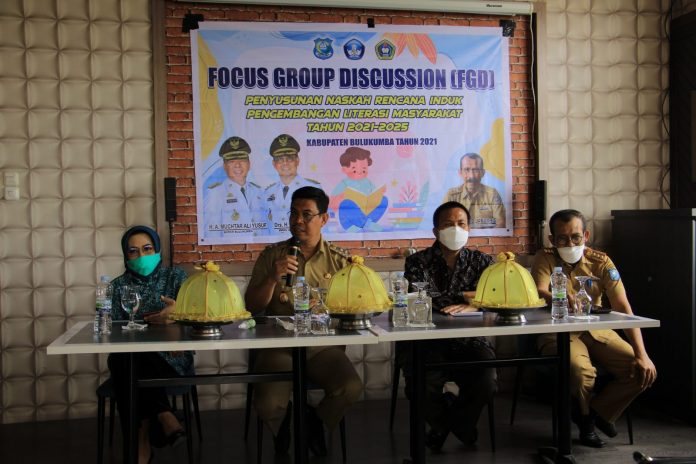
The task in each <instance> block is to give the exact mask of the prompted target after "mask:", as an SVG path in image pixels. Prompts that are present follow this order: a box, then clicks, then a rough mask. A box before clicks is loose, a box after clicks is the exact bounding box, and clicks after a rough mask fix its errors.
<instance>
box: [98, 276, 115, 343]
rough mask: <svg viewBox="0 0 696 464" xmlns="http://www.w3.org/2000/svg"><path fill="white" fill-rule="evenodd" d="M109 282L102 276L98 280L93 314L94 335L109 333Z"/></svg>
mask: <svg viewBox="0 0 696 464" xmlns="http://www.w3.org/2000/svg"><path fill="white" fill-rule="evenodd" d="M110 281H111V279H109V276H106V275H103V276H101V277H100V278H99V283H98V284H97V303H96V312H95V314H94V333H95V334H104V335H107V334H110V333H111V321H112V319H111V295H112V292H113V287H112V286H111V283H110Z"/></svg>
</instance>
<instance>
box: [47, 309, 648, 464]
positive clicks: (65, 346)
mask: <svg viewBox="0 0 696 464" xmlns="http://www.w3.org/2000/svg"><path fill="white" fill-rule="evenodd" d="M526 317H527V322H526V323H525V324H521V325H499V324H497V323H496V322H495V314H491V313H485V314H484V315H483V316H473V317H471V316H470V317H451V316H444V315H439V314H436V315H434V318H433V322H435V324H436V325H435V327H432V328H396V327H391V326H390V324H389V321H388V319H387V318H386V315H382V316H380V317H378V318H375V319H374V320H373V323H374V326H373V327H372V328H371V329H370V330H369V331H368V330H362V331H340V332H339V333H338V334H337V335H331V336H300V337H296V336H294V334H293V333H292V332H288V331H285V330H283V329H281V328H279V327H277V326H275V325H274V324H272V323H268V324H259V325H257V326H256V328H255V329H254V330H242V329H238V328H237V327H236V325H228V326H226V327H225V328H224V336H223V337H222V338H219V339H208V340H205V339H193V338H191V337H190V336H189V335H188V334H187V332H186V329H185V328H184V327H182V326H180V325H175V324H172V325H167V326H155V325H150V326H149V328H148V329H147V330H146V331H144V332H122V331H121V325H122V324H120V323H115V324H114V330H113V332H112V334H111V335H108V336H95V335H94V334H93V333H92V323H91V322H83V323H79V324H77V325H75V326H74V327H72V328H71V329H69V330H68V331H67V332H66V333H64V334H63V335H61V336H60V337H59V338H58V339H56V340H55V341H54V342H53V343H51V344H50V345H49V347H48V354H50V355H52V354H63V355H64V354H86V353H130V354H131V356H130V359H131V363H132V357H133V356H132V355H133V353H138V352H148V351H149V352H152V351H180V350H201V351H203V350H236V349H254V348H291V349H292V351H293V371H292V372H286V373H273V374H250V373H242V374H215V375H203V376H195V377H180V378H175V379H154V380H146V381H139V380H138V379H136V378H135V376H134V375H133V373H132V369H131V376H130V377H129V381H130V385H131V392H130V394H131V398H135V395H136V394H137V387H138V385H141V386H147V385H150V386H154V385H171V384H175V385H181V384H213V383H234V382H254V381H273V380H281V379H286V378H290V377H291V378H292V381H293V415H294V419H295V420H294V433H295V462H298V463H306V462H307V461H308V454H307V446H306V438H307V437H306V433H305V430H306V427H305V421H304V414H303V411H304V407H305V404H306V383H305V382H306V380H305V375H306V374H305V356H306V348H307V347H311V346H335V345H367V344H376V343H380V342H396V341H408V342H412V343H414V344H415V345H416V346H415V347H414V348H415V349H413V350H412V352H413V358H412V363H413V366H412V367H413V375H414V389H413V398H412V399H411V401H410V423H411V447H410V460H409V461H410V462H412V463H414V464H422V463H425V424H424V398H425V382H424V373H425V368H426V365H425V360H424V359H423V356H422V354H423V351H424V350H423V349H422V347H423V344H424V343H426V342H427V341H428V340H437V339H445V338H466V337H480V336H504V335H529V334H541V333H555V334H556V336H557V340H558V355H557V356H558V363H559V369H558V382H557V384H558V398H559V408H558V414H559V430H558V437H559V443H558V449H552V448H544V449H541V450H540V454H541V455H542V457H545V458H546V459H547V460H550V461H552V462H561V463H566V462H575V460H574V458H573V455H572V447H571V432H570V388H569V377H570V346H569V344H570V337H569V334H570V332H580V331H586V330H599V329H627V328H648V327H659V325H660V323H659V321H657V320H654V319H648V318H644V317H639V316H628V315H626V314H622V313H616V312H612V313H610V314H603V315H601V316H600V318H599V320H597V321H591V322H581V321H571V320H568V321H561V322H557V321H552V320H551V318H550V315H549V313H548V311H543V310H536V311H530V312H527V313H526ZM270 320H272V319H270ZM419 348H420V349H419ZM525 359H526V358H522V359H520V358H516V359H511V360H496V361H486V362H485V363H492V365H505V364H506V363H512V362H524V361H525ZM532 361H534V360H532ZM479 365H480V364H479ZM431 367H435V366H431ZM134 404H135V402H134V401H131V405H134ZM131 418H132V421H131V422H133V421H134V420H135V412H134V411H131ZM124 441H125V443H126V445H125V446H126V453H127V454H126V456H127V457H128V458H130V459H124V462H136V461H137V428H136V426H135V424H133V423H131V424H130V434H129V437H127V438H126V439H125V440H124Z"/></svg>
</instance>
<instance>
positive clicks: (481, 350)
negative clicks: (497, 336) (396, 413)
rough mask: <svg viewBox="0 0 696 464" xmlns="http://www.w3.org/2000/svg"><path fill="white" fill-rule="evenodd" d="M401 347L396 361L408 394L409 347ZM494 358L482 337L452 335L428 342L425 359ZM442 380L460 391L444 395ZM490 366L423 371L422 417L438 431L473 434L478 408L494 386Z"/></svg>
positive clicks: (409, 384)
mask: <svg viewBox="0 0 696 464" xmlns="http://www.w3.org/2000/svg"><path fill="white" fill-rule="evenodd" d="M404 348H405V349H402V350H400V351H401V353H400V356H399V360H398V361H399V362H401V365H402V366H403V371H404V378H405V380H406V396H407V397H408V398H409V399H410V398H411V389H412V388H413V383H412V382H413V377H412V375H411V365H410V355H411V353H410V348H406V347H404ZM490 359H495V352H494V351H493V348H492V347H491V346H490V345H489V344H488V343H487V342H486V341H485V339H479V338H471V339H452V340H437V341H432V342H428V343H427V345H426V352H425V360H426V361H425V362H426V363H436V362H456V361H483V360H490ZM445 382H454V383H456V384H457V386H458V387H459V395H457V396H456V397H454V396H453V395H443V393H442V389H443V387H444V385H445ZM497 388H498V386H497V380H496V371H495V369H493V368H475V367H472V368H468V369H457V370H451V371H444V370H430V369H429V370H427V371H426V373H425V390H426V400H425V401H426V403H425V411H426V412H425V420H426V422H428V424H430V427H432V428H433V429H435V430H437V431H439V432H448V431H452V432H453V433H454V434H455V435H457V436H458V437H472V436H473V433H474V429H475V428H476V424H477V423H478V420H479V416H480V415H481V410H482V409H483V407H484V406H485V405H486V404H487V403H488V401H489V400H490V399H491V397H492V396H493V395H494V394H495V392H496V390H497Z"/></svg>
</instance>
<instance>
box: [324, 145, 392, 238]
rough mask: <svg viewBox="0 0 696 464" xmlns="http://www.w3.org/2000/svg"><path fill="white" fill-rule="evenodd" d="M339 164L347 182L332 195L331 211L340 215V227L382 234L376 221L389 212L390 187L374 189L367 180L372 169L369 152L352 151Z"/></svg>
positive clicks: (363, 150)
mask: <svg viewBox="0 0 696 464" xmlns="http://www.w3.org/2000/svg"><path fill="white" fill-rule="evenodd" d="M339 162H340V163H341V170H342V171H343V173H344V174H345V175H346V178H345V179H343V180H342V181H341V182H339V184H338V185H337V186H336V188H334V189H333V191H332V192H331V202H330V203H329V207H330V208H331V209H333V210H334V211H335V212H336V214H337V215H338V220H339V222H340V223H341V227H343V228H344V229H345V230H346V231H348V232H362V231H364V230H367V231H371V232H378V231H381V230H382V227H381V226H380V225H379V224H377V221H379V220H380V218H381V217H382V216H383V215H384V213H385V212H386V211H387V205H388V204H389V200H388V199H387V197H386V196H384V193H385V192H386V190H387V187H386V186H385V185H382V186H381V187H378V188H375V185H374V184H373V183H372V182H371V181H370V179H368V178H367V174H368V168H369V167H370V166H372V158H370V152H369V151H367V150H365V149H363V148H360V147H349V148H348V149H347V150H346V151H345V152H344V153H343V154H342V155H341V157H340V158H339Z"/></svg>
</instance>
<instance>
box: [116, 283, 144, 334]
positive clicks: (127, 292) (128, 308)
mask: <svg viewBox="0 0 696 464" xmlns="http://www.w3.org/2000/svg"><path fill="white" fill-rule="evenodd" d="M140 299H141V298H140V293H139V292H138V289H137V288H135V287H133V286H131V285H124V286H123V287H121V307H122V308H123V310H124V311H125V312H127V313H128V315H129V320H128V324H127V325H126V326H124V327H123V330H125V331H129V330H143V329H144V328H145V327H146V326H145V325H142V324H136V323H135V321H134V319H135V313H137V312H138V309H139V308H140Z"/></svg>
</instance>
